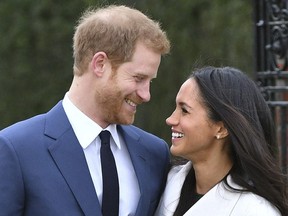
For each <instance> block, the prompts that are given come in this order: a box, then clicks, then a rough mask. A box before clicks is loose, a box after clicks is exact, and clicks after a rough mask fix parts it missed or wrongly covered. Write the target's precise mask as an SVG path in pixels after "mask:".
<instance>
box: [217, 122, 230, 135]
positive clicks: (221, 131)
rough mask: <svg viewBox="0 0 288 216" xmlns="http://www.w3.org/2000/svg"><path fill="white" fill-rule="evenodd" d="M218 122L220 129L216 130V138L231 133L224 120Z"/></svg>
mask: <svg viewBox="0 0 288 216" xmlns="http://www.w3.org/2000/svg"><path fill="white" fill-rule="evenodd" d="M217 124H218V126H219V127H218V130H217V132H216V135H215V136H216V139H223V138H225V137H227V136H228V135H229V132H228V130H227V128H226V127H225V125H224V123H223V122H222V121H220V122H217Z"/></svg>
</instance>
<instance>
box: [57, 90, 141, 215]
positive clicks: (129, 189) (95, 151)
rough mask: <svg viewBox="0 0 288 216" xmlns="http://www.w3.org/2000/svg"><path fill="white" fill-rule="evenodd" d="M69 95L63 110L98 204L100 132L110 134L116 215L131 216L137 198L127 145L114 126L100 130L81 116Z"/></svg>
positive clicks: (88, 119)
mask: <svg viewBox="0 0 288 216" xmlns="http://www.w3.org/2000/svg"><path fill="white" fill-rule="evenodd" d="M68 96H69V92H68V93H66V95H65V97H64V99H63V102H62V103H63V107H64V110H65V113H66V115H67V117H68V120H69V122H70V124H71V125H72V128H73V130H74V133H75V135H76V137H77V139H78V141H79V143H80V145H81V146H82V148H83V151H84V154H85V158H86V161H87V164H88V167H89V171H90V175H91V178H92V181H93V184H94V187H95V190H96V193H97V196H98V199H99V202H100V205H101V203H102V193H103V188H102V171H101V161H100V146H101V141H100V137H99V136H98V135H99V134H100V132H101V131H102V130H108V131H110V133H111V137H112V138H111V139H110V145H111V150H112V152H113V155H114V158H115V161H116V167H117V172H118V178H119V192H120V201H119V202H120V203H119V215H120V216H121V215H123V216H133V215H134V214H135V212H136V209H137V205H138V201H139V198H140V190H139V185H138V180H137V177H136V174H135V171H134V168H133V164H132V161H131V158H130V155H129V152H128V150H127V147H126V144H125V142H124V140H123V138H122V137H121V135H120V134H119V133H118V132H117V128H116V125H115V124H113V125H109V126H108V127H107V128H104V129H103V128H101V127H100V126H99V125H98V124H97V123H96V122H94V121H93V120H91V119H90V118H89V117H88V116H86V115H85V114H84V113H82V112H81V111H80V110H79V109H78V108H77V107H76V106H75V105H74V104H73V103H72V102H71V100H70V99H69V97H68Z"/></svg>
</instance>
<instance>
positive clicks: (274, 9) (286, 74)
mask: <svg viewBox="0 0 288 216" xmlns="http://www.w3.org/2000/svg"><path fill="white" fill-rule="evenodd" d="M254 19H255V54H256V58H255V59H256V62H255V67H256V68H255V71H256V73H255V79H256V80H258V81H259V82H261V85H262V86H263V88H264V89H265V90H266V92H267V94H268V98H269V99H268V100H267V103H268V104H269V106H270V107H271V111H272V114H273V117H274V120H275V124H276V130H277V140H278V143H279V150H280V158H281V166H282V170H283V172H284V173H287V158H288V156H287V146H288V117H287V114H288V87H287V83H288V0H254Z"/></svg>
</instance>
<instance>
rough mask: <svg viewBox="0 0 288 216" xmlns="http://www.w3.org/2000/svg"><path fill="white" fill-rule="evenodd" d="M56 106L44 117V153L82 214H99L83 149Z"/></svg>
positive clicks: (62, 110)
mask: <svg viewBox="0 0 288 216" xmlns="http://www.w3.org/2000/svg"><path fill="white" fill-rule="evenodd" d="M60 103H61V102H60ZM60 103H58V104H57V105H56V106H55V108H54V109H52V110H51V111H50V112H49V113H48V114H47V119H46V128H45V135H47V136H49V137H50V138H52V139H50V142H49V143H48V146H49V147H48V150H49V152H50V154H51V156H52V158H53V160H54V161H55V163H56V165H57V167H58V169H59V171H60V172H61V173H62V175H63V177H64V178H65V180H66V182H67V184H68V185H69V187H70V189H71V191H72V193H73V195H74V196H75V199H76V200H77V202H78V203H79V206H80V207H81V209H82V210H83V212H84V214H85V215H87V216H88V215H89V216H90V215H101V211H100V209H101V208H100V204H99V201H98V198H97V195H96V192H95V189H94V185H93V182H92V179H91V176H90V172H89V169H88V165H87V163H86V159H85V155H84V152H83V149H82V147H81V146H80V144H79V142H78V140H77V138H76V136H75V134H74V132H73V130H72V127H71V125H70V123H69V121H68V119H67V117H66V114H65V112H64V109H63V107H62V105H61V104H60Z"/></svg>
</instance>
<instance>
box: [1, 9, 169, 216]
mask: <svg viewBox="0 0 288 216" xmlns="http://www.w3.org/2000/svg"><path fill="white" fill-rule="evenodd" d="M73 49H74V78H73V81H72V84H71V87H70V89H69V91H68V92H67V93H66V95H65V97H64V99H63V101H60V102H59V103H58V104H57V105H56V106H55V107H54V108H52V109H51V110H50V111H49V112H48V113H46V114H42V115H38V116H36V117H33V118H31V119H28V120H25V121H22V122H19V123H16V124H15V125H12V126H10V127H8V128H6V129H4V130H2V131H1V132H0V215H1V216H17V215H24V216H40V215H41V216H48V215H49V216H78V215H85V216H93V215H94V216H100V215H102V210H103V209H102V210H101V208H102V207H103V204H104V202H103V196H104V189H103V184H105V183H106V180H105V181H103V180H102V177H103V178H104V173H103V174H102V171H104V169H105V168H103V167H101V166H104V165H103V164H101V161H102V158H103V156H102V155H101V154H102V153H101V154H100V148H102V147H100V146H101V140H102V138H101V139H100V138H99V134H100V132H101V131H103V130H107V131H109V132H110V134H111V138H110V145H111V150H112V152H113V156H114V160H115V161H116V173H117V176H116V178H117V181H118V186H117V190H119V195H118V194H116V191H115V194H114V195H115V196H116V197H117V199H119V203H117V205H118V206H117V213H107V214H106V213H103V215H104V216H106V215H114V216H116V215H118V214H119V215H123V216H127V215H138V216H148V215H153V213H154V211H155V208H156V206H157V204H158V201H159V198H160V195H161V193H162V189H163V187H164V186H165V181H166V174H167V170H168V166H169V151H168V146H167V144H166V143H165V142H164V141H163V140H162V139H159V138H157V137H156V136H154V135H152V134H149V133H147V132H145V131H143V130H141V129H139V128H137V127H135V126H132V125H131V124H132V123H133V121H134V115H135V113H136V108H137V106H138V105H140V104H141V103H143V102H148V101H149V100H150V90H149V88H150V82H151V80H152V79H154V78H156V75H157V71H158V67H159V64H160V60H161V55H163V54H166V53H168V52H169V49H170V43H169V41H168V39H167V36H166V34H165V32H164V31H163V30H161V28H160V27H159V24H158V23H157V22H155V21H153V20H151V19H149V18H148V17H147V16H145V15H144V14H143V13H141V12H140V11H138V10H135V9H132V8H128V7H126V6H108V7H104V8H100V9H97V10H90V11H86V13H84V15H83V16H82V17H81V18H80V20H79V22H78V25H77V26H76V31H75V34H74V44H73ZM109 150H110V148H109ZM101 151H102V150H101ZM104 159H105V157H104ZM109 163H110V162H109ZM109 187H110V185H109V186H108V188H109ZM111 187H112V186H111ZM108 200H109V199H108ZM117 202H118V201H117ZM107 205H109V202H108V204H107ZM110 208H111V207H110ZM112 209H114V208H111V212H112Z"/></svg>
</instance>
